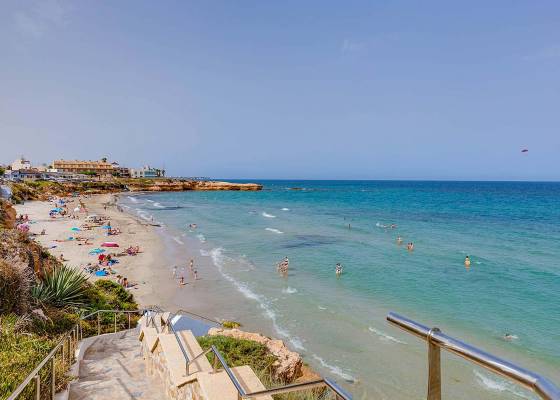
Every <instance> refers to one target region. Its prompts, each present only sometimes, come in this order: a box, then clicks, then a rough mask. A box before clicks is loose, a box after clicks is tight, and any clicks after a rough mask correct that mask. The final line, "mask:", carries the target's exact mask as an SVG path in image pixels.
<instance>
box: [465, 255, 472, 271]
mask: <svg viewBox="0 0 560 400" xmlns="http://www.w3.org/2000/svg"><path fill="white" fill-rule="evenodd" d="M470 266H471V259H470V258H469V256H466V257H465V267H467V268H469V267H470Z"/></svg>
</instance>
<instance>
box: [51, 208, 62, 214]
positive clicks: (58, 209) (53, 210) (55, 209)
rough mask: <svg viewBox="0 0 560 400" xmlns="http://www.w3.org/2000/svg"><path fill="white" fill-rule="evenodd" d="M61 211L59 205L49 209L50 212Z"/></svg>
mask: <svg viewBox="0 0 560 400" xmlns="http://www.w3.org/2000/svg"><path fill="white" fill-rule="evenodd" d="M61 211H62V208H60V207H56V208H53V209H52V210H51V212H55V213H57V212H61Z"/></svg>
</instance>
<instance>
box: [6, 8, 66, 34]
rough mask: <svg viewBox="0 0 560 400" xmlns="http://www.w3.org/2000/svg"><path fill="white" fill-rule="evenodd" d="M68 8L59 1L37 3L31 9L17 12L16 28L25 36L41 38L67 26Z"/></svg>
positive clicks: (15, 16)
mask: <svg viewBox="0 0 560 400" xmlns="http://www.w3.org/2000/svg"><path fill="white" fill-rule="evenodd" d="M67 16H68V10H67V8H66V7H65V6H64V5H63V4H62V3H61V2H60V1H58V0H45V1H36V2H35V3H34V4H33V5H32V6H31V7H30V8H29V9H27V10H19V11H16V12H15V13H14V15H13V21H14V26H15V28H16V30H17V31H18V32H20V33H21V34H22V35H24V36H28V37H32V38H40V37H42V36H43V35H45V34H46V33H47V32H48V31H49V30H51V29H53V28H58V27H61V26H63V25H65V24H66V22H67Z"/></svg>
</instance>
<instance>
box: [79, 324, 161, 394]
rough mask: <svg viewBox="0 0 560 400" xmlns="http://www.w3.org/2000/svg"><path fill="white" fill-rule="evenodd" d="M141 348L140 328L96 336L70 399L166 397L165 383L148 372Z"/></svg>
mask: <svg viewBox="0 0 560 400" xmlns="http://www.w3.org/2000/svg"><path fill="white" fill-rule="evenodd" d="M140 348H141V346H140V342H139V341H138V333H137V331H136V330H132V331H125V332H122V333H121V334H119V335H116V336H113V337H99V338H97V339H95V342H94V343H92V345H91V346H90V347H89V348H88V349H87V351H86V353H85V355H84V358H83V360H82V361H81V362H80V377H79V379H78V380H77V381H74V382H73V383H72V384H71V386H70V397H69V398H70V400H81V399H92V400H97V399H99V400H101V399H118V400H126V399H142V400H161V399H164V398H165V392H164V389H163V385H162V383H161V382H159V380H157V379H154V378H152V377H149V376H147V374H146V372H145V369H144V361H143V359H142V356H141V355H140Z"/></svg>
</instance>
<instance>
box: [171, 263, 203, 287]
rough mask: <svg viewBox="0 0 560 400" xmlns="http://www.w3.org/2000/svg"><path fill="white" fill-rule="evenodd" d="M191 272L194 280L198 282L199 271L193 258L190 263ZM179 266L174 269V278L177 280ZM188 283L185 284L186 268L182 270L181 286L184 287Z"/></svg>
mask: <svg viewBox="0 0 560 400" xmlns="http://www.w3.org/2000/svg"><path fill="white" fill-rule="evenodd" d="M189 271H190V272H191V275H192V277H193V279H194V280H195V281H196V280H198V271H197V269H196V268H195V267H194V260H193V259H192V258H191V260H190V261H189ZM177 275H178V273H177V266H176V265H175V266H174V267H173V278H175V279H177ZM186 284H187V282H185V267H182V268H181V276H180V277H179V285H180V286H183V285H186Z"/></svg>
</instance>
